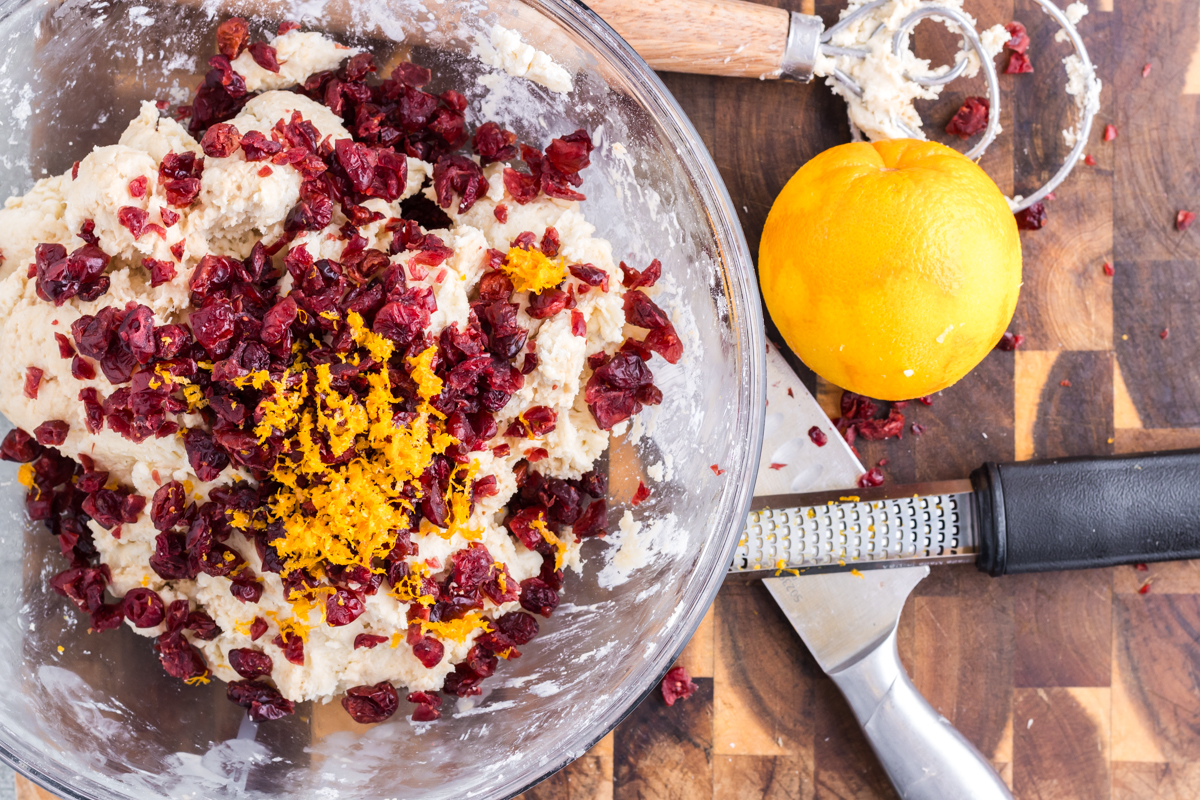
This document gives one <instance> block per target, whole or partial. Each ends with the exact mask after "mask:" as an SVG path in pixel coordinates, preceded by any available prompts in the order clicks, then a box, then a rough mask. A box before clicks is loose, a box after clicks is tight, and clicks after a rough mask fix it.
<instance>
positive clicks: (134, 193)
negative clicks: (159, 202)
mask: <svg viewBox="0 0 1200 800" xmlns="http://www.w3.org/2000/svg"><path fill="white" fill-rule="evenodd" d="M147 183H148V181H147V180H146V176H145V175H138V176H137V177H136V178H134V179H133V180H131V181H130V182H129V196H130V197H145V196H146V184H147Z"/></svg>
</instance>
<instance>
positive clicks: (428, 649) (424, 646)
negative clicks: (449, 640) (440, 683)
mask: <svg viewBox="0 0 1200 800" xmlns="http://www.w3.org/2000/svg"><path fill="white" fill-rule="evenodd" d="M412 649H413V655H415V656H416V657H417V660H418V661H420V662H421V664H423V665H424V666H425V668H426V669H433V668H434V667H436V666H437V665H438V664H440V663H442V656H443V655H445V647H443V646H442V643H441V642H439V641H438V640H437V639H434V638H433V637H431V636H422V637H421V638H420V640H418V641H417V642H416V643H414V644H413V646H412Z"/></svg>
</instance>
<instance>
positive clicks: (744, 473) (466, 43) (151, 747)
mask: <svg viewBox="0 0 1200 800" xmlns="http://www.w3.org/2000/svg"><path fill="white" fill-rule="evenodd" d="M0 11H2V16H0V40H2V41H3V42H4V48H3V53H2V54H0V100H3V101H4V104H5V106H6V107H7V108H9V109H11V111H10V113H9V114H7V115H3V116H0V190H2V191H3V194H4V195H5V196H7V195H9V194H12V193H21V192H24V191H26V190H27V189H28V188H29V186H30V185H31V183H32V180H33V179H35V178H38V177H41V176H43V175H47V174H52V173H60V172H62V171H64V170H67V169H69V168H70V166H71V163H72V161H74V160H75V159H78V158H80V157H81V155H82V154H83V153H85V152H86V151H87V149H88V148H90V147H91V146H93V145H97V144H107V143H112V142H115V141H116V139H117V137H118V136H119V134H120V131H121V130H122V129H123V127H124V125H125V123H126V121H127V120H129V119H131V118H133V116H134V115H135V114H136V113H137V104H138V102H139V101H141V100H143V99H162V100H172V101H174V102H180V101H185V99H186V92H185V90H186V89H190V88H191V87H193V86H195V85H196V83H197V82H198V78H197V74H202V73H203V71H204V69H205V68H206V67H205V65H204V61H205V59H206V58H207V56H208V55H209V54H211V53H212V52H213V41H214V37H213V31H214V29H215V26H216V24H217V23H218V22H219V21H220V20H221V19H223V18H224V17H225V16H228V15H230V14H232V13H243V14H247V13H252V14H253V13H256V14H263V15H265V16H263V17H252V18H251V22H252V32H253V33H254V34H256V35H258V36H261V35H262V34H263V32H264V31H267V30H270V31H273V30H274V28H275V26H276V24H277V23H278V22H279V21H280V20H282V19H296V20H300V21H302V22H303V23H304V24H305V26H306V27H308V28H310V29H324V30H327V31H329V32H330V33H331V34H333V35H335V36H337V37H338V38H340V39H342V40H343V41H346V42H352V43H356V44H360V45H365V46H368V47H370V48H371V49H372V50H373V51H374V52H375V53H376V55H377V57H378V58H379V61H380V63H381V65H383V67H384V68H383V69H381V72H384V73H385V74H386V72H387V70H388V67H387V65H388V63H389V62H394V61H396V60H402V59H404V58H409V57H411V58H412V59H414V60H416V61H419V62H421V63H424V64H425V65H426V66H429V67H431V68H432V69H433V71H434V75H435V83H434V86H433V88H434V89H435V90H437V91H441V90H443V89H445V88H450V87H454V88H456V89H459V90H460V91H462V92H464V93H465V94H466V95H467V96H468V98H469V99H470V101H471V105H470V110H469V111H468V119H469V120H470V121H471V122H472V123H473V124H478V123H479V122H481V121H482V120H483V119H484V118H485V117H487V118H491V119H496V120H498V121H499V122H501V123H502V124H503V125H504V126H505V127H507V128H510V129H513V130H515V131H517V133H518V135H519V136H520V138H521V139H522V140H526V141H534V142H539V143H541V144H544V143H545V142H546V141H547V140H548V139H549V138H550V137H551V136H555V135H562V134H565V133H569V132H571V131H573V130H575V129H577V128H580V127H583V128H587V129H588V130H590V131H592V132H593V136H594V138H595V140H596V143H597V150H596V152H595V153H594V154H593V166H591V167H590V168H589V169H588V170H586V171H585V173H584V178H585V183H584V186H583V189H584V191H585V192H586V193H587V195H588V200H587V201H586V202H585V203H584V204H583V210H584V212H585V214H586V215H587V217H588V219H590V220H591V221H592V222H593V223H594V224H596V226H597V227H598V229H599V233H600V235H602V236H605V237H607V238H608V239H609V240H610V241H611V242H612V244H613V249H614V255H615V256H616V257H617V258H619V259H624V260H625V261H628V262H629V263H631V264H634V265H636V266H638V267H643V266H645V264H646V263H648V262H649V261H650V259H651V258H654V257H657V258H660V259H662V261H663V265H664V266H663V274H664V276H665V277H664V281H663V285H664V290H663V295H662V297H661V298H660V300H659V302H660V303H662V304H664V306H665V307H666V308H667V309H668V310H669V311H670V313H671V314H672V315H673V317H674V319H675V321H676V326H677V328H678V330H679V332H680V334H681V336H682V337H683V340H684V345H685V356H684V358H683V360H682V361H681V362H680V363H679V364H678V365H676V366H673V367H672V366H670V365H667V364H665V363H664V362H663V361H662V360H661V359H658V358H656V359H655V360H654V362H653V367H654V369H655V372H656V374H657V380H656V382H657V384H658V386H659V387H660V388H661V389H662V391H663V394H664V401H663V403H662V405H661V406H659V407H657V408H654V409H649V410H648V411H647V412H646V413H645V414H643V416H642V418H641V419H640V420H638V421H635V422H634V424H633V425H632V426H631V427H630V428H629V430H628V431H627V432H626V433H625V434H624V435H623V436H620V437H617V438H616V439H615V440H614V443H613V445H612V447H611V449H610V453H609V455H608V457H607V458H608V468H609V471H610V475H611V490H610V505H611V506H612V507H613V509H614V511H613V518H612V519H611V520H610V523H611V524H610V530H612V531H613V534H611V535H610V536H609V537H608V538H607V539H606V540H596V541H590V542H589V543H588V544H587V546H586V547H585V550H584V555H585V559H586V572H585V574H584V575H583V576H582V577H581V576H576V575H570V574H569V575H568V578H567V584H566V587H565V590H564V593H563V599H564V602H563V604H562V605H561V606H560V607H559V608H558V610H557V611H556V612H555V614H554V616H553V618H552V619H550V620H546V621H544V622H543V624H542V631H543V633H542V635H541V636H539V637H538V638H537V639H535V640H534V641H533V642H531V643H530V644H529V645H528V646H527V647H525V648H523V655H522V656H521V658H520V659H518V660H514V661H512V662H506V663H503V664H502V665H501V668H500V669H499V671H498V672H497V674H496V675H495V676H494V677H492V678H491V679H489V680H488V681H486V682H485V683H484V686H485V687H487V693H486V694H485V696H483V697H482V698H473V701H472V702H471V703H465V702H463V703H459V704H458V705H457V706H456V705H454V704H453V703H450V704H449V705H448V707H446V708H445V709H444V716H443V718H442V719H441V720H439V721H438V722H435V723H433V724H415V723H412V722H411V721H409V720H408V719H406V718H405V717H404V716H403V714H404V713H405V712H404V711H402V712H401V713H398V714H397V715H396V716H395V717H393V718H392V719H391V720H389V721H388V722H386V723H383V724H379V725H373V726H365V725H358V724H356V723H354V722H352V721H351V720H350V719H349V717H348V716H347V715H346V714H345V712H344V711H343V710H342V709H341V707H340V705H339V704H337V703H331V704H329V705H325V706H322V705H314V704H309V703H305V704H301V705H299V706H298V707H297V713H296V714H295V715H294V716H292V717H289V718H287V719H284V720H281V721H278V722H270V723H264V724H261V725H255V724H254V723H251V722H250V721H249V720H248V719H247V718H246V716H245V713H244V711H243V710H242V709H241V708H239V707H237V706H235V705H233V704H232V703H230V702H228V701H226V699H225V697H224V694H225V687H224V684H222V683H220V682H213V683H212V684H210V685H208V686H204V687H189V686H185V685H183V684H182V683H181V682H180V681H177V680H175V679H172V678H169V677H168V676H167V675H166V674H165V673H164V672H163V670H162V668H161V666H160V665H159V664H158V660H157V658H156V657H155V655H154V653H153V651H152V649H151V641H150V640H148V639H144V638H142V637H139V636H137V635H135V634H134V633H133V632H132V631H130V630H129V629H127V628H121V629H119V630H117V631H112V632H108V633H103V634H89V633H88V632H87V623H86V619H85V618H83V617H81V616H80V615H78V614H77V613H76V612H75V611H74V610H73V609H71V608H70V607H69V606H68V604H67V603H66V601H64V600H62V599H61V598H59V597H58V596H57V595H55V594H54V593H52V592H51V591H49V590H48V588H47V585H46V581H47V579H48V578H49V577H50V576H52V575H53V574H54V573H56V572H58V571H60V570H61V569H63V568H64V566H65V565H64V562H63V560H62V559H61V557H60V556H59V555H58V554H57V552H56V550H57V548H56V543H55V540H54V538H53V537H52V536H50V535H49V534H48V533H46V532H45V531H44V529H42V528H41V527H40V525H39V526H31V525H29V524H28V523H27V521H26V518H25V514H24V511H23V506H22V489H21V487H20V486H19V485H17V483H16V481H15V473H16V471H15V469H14V465H11V464H4V465H3V466H2V467H0V482H2V483H3V486H4V487H5V488H3V489H0V510H2V511H3V512H5V513H6V514H7V517H6V518H7V519H8V521H9V522H8V524H7V526H4V528H3V529H2V530H0V545H2V547H0V604H2V605H3V607H4V608H7V609H9V613H7V614H5V615H3V617H2V618H0V758H3V760H5V761H6V762H8V763H9V764H11V765H12V766H14V767H15V768H16V769H18V770H20V771H21V772H23V773H24V774H26V775H28V776H29V777H31V778H32V779H33V780H35V781H36V782H37V783H40V784H42V785H43V786H45V787H46V788H48V789H49V790H51V791H53V792H55V793H56V794H58V795H60V796H62V797H64V798H144V797H145V798H148V797H181V798H182V797H205V798H233V797H237V798H272V797H281V796H288V797H297V796H306V797H322V798H346V799H347V800H349V799H351V798H368V797H389V798H432V797H456V798H465V797H488V798H501V797H510V796H512V795H514V794H517V793H518V792H520V791H522V790H524V789H526V788H528V787H529V786H531V785H532V784H534V783H535V782H537V781H538V780H540V779H542V778H544V777H546V776H548V775H550V774H551V773H553V772H554V771H556V770H558V769H560V768H561V767H563V766H564V765H566V764H567V763H568V762H570V761H571V760H572V759H574V758H576V757H578V756H580V755H581V754H583V753H584V752H585V751H587V749H588V748H589V747H590V746H591V745H592V744H594V743H595V742H596V741H597V740H598V739H600V738H601V737H602V736H603V735H604V734H605V733H607V732H608V731H609V730H610V729H612V728H613V726H615V725H616V724H617V723H618V722H619V721H620V720H621V718H622V717H623V716H625V714H626V713H628V712H629V710H630V709H631V708H632V707H633V706H634V705H635V704H636V703H637V702H638V701H640V700H641V699H642V698H643V697H645V696H646V694H647V693H648V692H649V691H650V690H651V689H652V688H653V687H655V686H656V685H657V683H658V681H659V680H660V678H661V677H662V675H663V674H664V673H665V671H666V670H667V669H669V668H670V666H671V665H672V662H673V661H674V659H675V658H676V657H677V655H678V654H679V651H680V650H681V649H682V648H683V646H684V644H685V643H686V642H687V641H688V639H689V638H690V636H691V634H692V633H693V632H694V631H695V629H696V627H697V625H698V624H699V622H700V620H701V618H702V616H703V615H704V613H705V610H706V609H707V608H708V606H709V604H710V602H711V601H712V599H713V597H714V595H715V594H716V592H717V589H718V587H719V586H720V584H721V580H722V578H723V577H724V573H725V570H726V565H727V564H728V563H729V562H730V558H731V555H732V552H733V549H734V547H735V545H736V543H737V540H738V537H739V533H740V531H741V529H742V520H743V519H744V513H745V509H746V507H747V504H748V501H749V498H750V495H751V487H753V485H754V477H755V470H756V466H757V462H758V454H759V448H760V445H761V438H762V426H763V415H764V390H765V377H764V376H765V362H764V354H765V340H764V337H763V328H762V318H761V314H760V306H759V298H758V294H757V291H756V286H755V281H754V272H753V269H752V266H751V260H750V256H749V253H748V252H747V248H746V243H745V240H744V238H743V236H742V232H741V230H740V228H739V226H738V223H737V216H736V214H735V213H734V210H733V208H732V206H731V204H730V200H729V197H728V195H727V194H726V192H725V189H724V186H723V185H722V183H721V179H720V177H719V176H718V174H717V170H716V168H715V167H714V165H713V162H712V160H711V159H710V158H709V156H708V153H707V152H706V151H705V148H704V146H703V144H702V143H701V141H700V139H699V137H698V136H697V134H696V132H695V130H694V129H693V128H692V126H691V125H690V124H689V123H688V121H687V119H686V118H685V117H684V115H683V113H682V111H681V110H680V109H679V106H678V105H676V103H675V102H674V100H673V99H672V98H671V97H670V95H669V94H668V93H667V91H666V89H665V88H664V87H663V85H662V83H660V82H659V80H658V79H657V78H656V77H655V75H654V73H653V72H651V71H650V70H649V69H648V68H647V67H646V65H645V64H644V63H643V62H642V61H641V59H639V58H638V57H637V55H635V54H634V52H633V50H632V49H630V47H629V46H628V45H626V44H625V43H624V42H623V41H622V40H621V39H620V38H618V37H617V35H616V34H615V33H614V32H613V31H612V30H611V29H609V28H608V26H606V25H605V24H604V23H603V22H602V21H601V20H600V19H599V18H598V17H596V16H595V15H594V14H592V13H591V12H590V11H589V10H588V9H587V8H585V7H584V6H583V5H582V4H579V3H575V2H571V0H531V1H530V2H527V3H521V2H515V1H509V0H495V1H493V2H481V3H475V4H465V3H464V4H456V3H444V2H428V0H425V2H424V3H421V2H415V1H414V2H404V0H380V2H368V1H367V0H355V2H353V3H340V4H339V3H329V4H327V5H323V4H322V3H321V2H320V0H317V1H316V2H314V0H293V2H288V1H287V0H284V1H283V2H272V3H267V4H263V3H258V4H255V5H254V6H253V7H250V6H249V5H248V4H247V5H243V6H240V7H239V6H236V5H230V6H228V7H222V6H221V5H220V4H219V3H216V2H212V1H211V0H206V2H204V3H203V4H201V3H200V2H198V1H196V2H193V0H181V2H180V3H178V4H168V3H160V4H155V3H153V2H152V1H151V0H138V1H137V2H123V1H122V0H118V1H117V2H113V0H65V1H64V2H61V3H47V2H43V1H41V0H9V1H8V2H2V3H0ZM496 23H499V24H502V25H503V26H505V27H507V28H510V29H514V30H516V31H518V32H519V33H520V34H521V35H522V36H523V37H524V38H525V40H526V41H527V42H529V43H530V44H532V45H534V46H536V47H538V48H539V49H541V50H543V51H545V52H547V53H550V54H552V55H553V57H554V58H555V60H556V61H558V62H559V63H560V64H562V65H563V66H565V67H566V68H567V69H568V70H569V71H570V72H571V73H572V74H573V76H574V88H573V90H572V91H571V93H570V94H569V95H567V96H560V95H556V94H553V93H551V92H549V91H547V90H546V89H544V88H543V87H541V86H539V85H536V84H533V83H530V82H528V81H526V80H523V79H516V78H512V77H509V76H507V75H503V74H499V75H498V74H497V73H496V71H495V70H493V69H490V68H488V67H485V66H484V65H483V64H482V63H481V62H480V60H479V59H478V58H476V57H475V56H474V55H472V53H473V49H474V40H475V36H476V35H477V34H480V33H482V34H484V35H487V32H488V31H489V30H490V29H491V25H493V24H496ZM181 95H183V96H181ZM4 432H5V430H2V429H0V434H3V433H4ZM654 465H661V467H660V468H661V469H662V471H663V473H664V474H665V478H664V479H663V480H662V481H661V482H655V481H653V480H651V479H649V478H648V477H646V472H647V469H648V468H650V467H652V466H654ZM650 471H651V472H653V473H655V474H656V475H657V474H658V470H657V469H651V470H650ZM639 478H641V479H643V480H645V481H646V483H647V485H649V486H651V487H652V488H653V494H652V496H651V497H650V499H649V500H648V501H647V502H645V503H643V504H641V505H640V506H639V507H638V508H637V509H635V510H633V516H634V518H635V519H636V520H637V521H638V522H640V523H641V525H642V532H641V534H640V535H639V536H638V537H637V539H636V541H632V540H628V541H625V546H624V547H623V548H622V546H621V545H622V535H621V534H620V533H619V532H618V526H617V524H616V523H617V520H618V518H619V517H620V516H621V514H622V513H623V512H624V511H625V510H626V509H629V508H630V505H629V498H630V496H631V495H632V493H633V491H634V489H635V488H636V487H637V482H638V479H639ZM639 549H640V550H641V552H640V553H639V552H638V550H639ZM640 560H645V561H646V562H647V563H646V565H645V566H642V567H640V568H637V569H632V568H631V567H632V566H633V565H636V564H637V563H639V561H640ZM60 651H61V652H60ZM403 708H404V709H405V710H407V711H408V712H411V706H407V705H405V706H403Z"/></svg>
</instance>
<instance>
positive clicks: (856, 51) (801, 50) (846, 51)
mask: <svg viewBox="0 0 1200 800" xmlns="http://www.w3.org/2000/svg"><path fill="white" fill-rule="evenodd" d="M891 2H894V0H872V2H868V3H865V4H863V5H861V6H859V7H857V8H855V9H853V10H852V11H850V12H849V13H847V14H845V16H843V17H842V18H841V19H840V20H839V21H838V22H837V24H835V25H833V26H832V27H831V28H829V29H828V30H826V29H825V25H824V23H823V22H822V21H821V19H820V18H819V17H814V16H811V15H808V14H800V13H797V12H792V14H791V24H790V27H789V30H788V37H787V49H786V51H785V53H784V58H783V75H784V76H785V77H789V78H793V79H795V80H800V81H804V82H807V81H810V80H812V78H813V76H814V75H815V74H816V69H817V65H818V62H819V61H821V60H822V59H820V58H819V56H824V57H827V58H835V57H839V56H849V57H852V58H869V57H871V51H870V49H868V48H865V47H846V46H839V45H836V44H833V39H834V37H835V36H836V35H837V34H838V33H839V32H842V31H844V30H846V29H847V28H849V27H850V26H851V25H853V24H854V23H855V22H857V21H858V20H860V19H862V18H863V17H865V16H867V15H869V14H871V13H872V12H873V11H875V10H876V9H878V8H879V7H881V6H884V5H886V4H888V3H891ZM1037 3H1038V5H1040V6H1041V7H1042V10H1043V11H1044V12H1045V13H1047V14H1049V15H1050V16H1051V17H1052V18H1053V19H1054V21H1055V22H1057V23H1058V25H1059V26H1060V28H1061V29H1062V32H1063V33H1064V34H1065V35H1066V37H1067V40H1069V41H1070V43H1071V46H1072V47H1073V48H1074V51H1075V52H1074V56H1075V58H1076V59H1077V62H1076V63H1075V65H1074V66H1075V70H1074V71H1075V73H1076V74H1074V75H1071V74H1070V70H1068V76H1069V80H1068V83H1067V91H1068V93H1069V94H1072V95H1073V96H1074V97H1075V100H1076V104H1077V106H1078V108H1079V119H1078V122H1077V124H1076V127H1075V129H1074V131H1073V133H1074V144H1073V146H1072V148H1071V152H1070V153H1069V154H1068V155H1067V157H1066V159H1064V161H1063V163H1062V165H1061V166H1060V167H1059V169H1058V171H1057V172H1056V173H1055V174H1054V176H1053V177H1051V178H1050V180H1049V181H1047V182H1046V183H1045V184H1043V185H1042V186H1041V187H1040V188H1039V189H1038V190H1037V191H1036V192H1034V193H1033V194H1031V195H1029V196H1028V197H1023V198H1016V199H1015V200H1014V201H1010V204H1011V205H1012V209H1013V211H1014V212H1016V211H1021V210H1023V209H1026V208H1028V207H1029V206H1031V205H1033V204H1034V203H1036V202H1038V201H1040V200H1041V199H1043V198H1044V197H1045V196H1046V195H1047V194H1049V193H1050V192H1052V191H1054V189H1055V188H1056V187H1057V186H1058V185H1059V184H1061V183H1062V182H1063V180H1064V179H1066V177H1067V175H1069V174H1070V172H1071V170H1072V169H1073V168H1074V167H1075V164H1076V162H1078V160H1079V159H1080V157H1081V156H1082V154H1083V148H1084V146H1085V145H1086V144H1087V141H1088V136H1089V134H1090V132H1091V128H1092V121H1093V119H1094V118H1095V116H1096V112H1097V111H1098V110H1099V107H1100V103H1099V95H1100V81H1099V79H1097V78H1096V72H1095V69H1094V68H1093V66H1092V62H1091V59H1089V58H1088V52H1087V48H1086V47H1085V46H1084V44H1083V40H1082V39H1080V37H1079V32H1078V31H1077V30H1076V28H1075V25H1074V24H1073V23H1072V22H1071V20H1070V19H1068V17H1067V15H1066V14H1065V13H1063V11H1062V9H1060V8H1059V7H1058V6H1056V5H1055V4H1054V3H1053V2H1051V1H1050V0H1037ZM927 18H933V19H935V20H939V21H942V22H944V23H946V24H947V25H948V27H949V26H953V28H954V29H957V31H958V33H959V35H960V36H961V37H962V38H961V41H962V46H961V49H960V50H959V53H958V56H957V57H956V59H955V62H954V64H953V66H951V67H950V68H949V69H948V70H945V71H944V72H943V71H940V69H941V68H939V69H934V70H929V71H927V72H926V73H924V74H918V75H913V74H909V73H907V72H906V73H905V75H904V77H905V78H906V79H908V80H911V81H913V82H914V83H916V84H919V85H920V86H924V87H931V86H943V85H945V84H948V83H950V82H952V81H954V80H956V79H957V78H959V77H960V76H962V74H963V73H964V71H966V69H967V67H968V64H969V56H968V54H969V53H971V52H973V53H974V55H975V56H976V57H977V58H978V60H979V63H980V65H981V67H982V69H983V72H984V78H985V80H986V82H987V90H988V101H989V103H990V110H989V113H988V122H987V128H986V129H985V130H984V132H983V137H982V138H981V139H980V140H979V142H977V143H976V144H975V146H974V147H972V148H971V149H970V150H968V151H967V153H966V155H967V157H968V158H971V159H978V158H979V157H980V156H982V155H983V153H984V151H985V150H987V147H988V145H990V144H991V143H992V141H993V140H995V138H996V135H997V133H998V132H999V127H1000V126H999V119H1000V84H999V80H998V78H997V75H996V67H995V64H993V63H992V57H991V56H990V55H989V54H988V52H987V48H986V47H985V46H984V44H983V41H982V40H981V39H980V36H979V33H978V32H977V31H976V30H975V25H974V23H973V22H972V20H971V19H970V18H969V17H968V16H966V15H965V14H964V13H962V12H961V11H959V10H957V9H955V8H949V7H947V6H944V5H937V4H935V3H922V4H920V5H919V7H917V8H916V9H915V10H914V11H912V12H910V13H909V14H908V15H907V16H905V17H904V18H903V19H902V20H901V22H900V23H899V25H898V26H897V27H895V28H894V29H891V30H885V28H886V27H887V26H886V25H885V24H883V23H880V24H879V25H878V27H876V28H875V30H874V31H873V32H872V33H871V34H870V36H869V37H868V40H870V39H874V37H876V36H887V35H889V34H890V35H891V51H892V53H893V54H894V55H895V56H897V57H898V58H899V57H900V56H902V55H903V54H904V53H905V52H906V51H908V52H910V53H911V50H910V48H909V36H910V34H911V33H912V30H913V28H914V27H916V25H917V23H919V22H920V21H921V20H924V19H927ZM1056 38H1057V37H1056ZM818 54H819V55H818ZM1069 58H1070V57H1068V59H1066V60H1064V63H1066V61H1067V60H1069ZM828 77H829V78H831V79H832V80H833V81H836V82H837V83H838V84H840V85H841V86H842V87H844V88H845V89H846V90H847V91H849V92H850V93H851V94H853V95H854V96H856V97H859V98H861V97H862V96H863V92H864V87H862V86H860V85H859V84H858V82H856V81H855V80H854V79H853V78H852V77H851V76H850V75H848V74H846V72H845V71H844V70H842V69H840V68H837V67H833V68H832V70H830V73H829V75H828ZM893 122H894V124H895V126H896V127H897V128H898V129H899V130H901V131H903V132H904V133H905V134H906V135H909V136H912V137H914V138H923V137H922V135H921V133H920V132H919V131H916V130H913V129H912V128H911V127H910V126H909V125H907V124H906V123H905V122H903V121H902V120H899V119H894V120H893Z"/></svg>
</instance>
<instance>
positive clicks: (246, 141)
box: [241, 130, 283, 161]
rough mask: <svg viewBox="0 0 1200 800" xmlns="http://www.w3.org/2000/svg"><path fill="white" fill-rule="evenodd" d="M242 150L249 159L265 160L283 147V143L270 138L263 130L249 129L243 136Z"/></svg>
mask: <svg viewBox="0 0 1200 800" xmlns="http://www.w3.org/2000/svg"><path fill="white" fill-rule="evenodd" d="M241 144H242V152H243V153H244V154H245V156H246V160H247V161H263V160H265V159H268V158H270V157H271V156H273V155H275V154H276V153H278V152H279V151H280V150H282V149H283V145H282V144H280V143H279V142H276V141H274V140H273V139H268V138H267V137H266V136H264V135H263V134H262V132H261V131H253V130H252V131H247V132H246V135H245V136H243V137H242V142H241Z"/></svg>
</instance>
